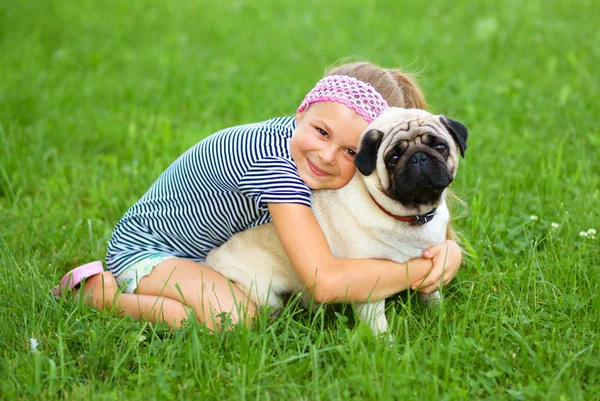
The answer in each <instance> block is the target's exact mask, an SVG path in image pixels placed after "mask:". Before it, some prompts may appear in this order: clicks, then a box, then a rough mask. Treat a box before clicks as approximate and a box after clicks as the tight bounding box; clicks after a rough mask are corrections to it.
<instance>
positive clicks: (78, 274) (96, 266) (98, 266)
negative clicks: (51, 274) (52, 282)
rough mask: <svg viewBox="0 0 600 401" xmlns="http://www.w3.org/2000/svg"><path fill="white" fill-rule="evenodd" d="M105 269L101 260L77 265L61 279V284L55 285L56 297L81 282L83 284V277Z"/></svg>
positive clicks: (54, 292) (53, 291)
mask: <svg viewBox="0 0 600 401" xmlns="http://www.w3.org/2000/svg"><path fill="white" fill-rule="evenodd" d="M103 271H104V267H103V266H102V262H100V261H95V262H90V263H86V264H85V265H82V266H79V267H76V268H74V269H73V270H71V271H70V272H68V273H67V274H65V276H64V277H63V278H62V280H60V285H57V286H56V287H54V289H53V290H52V293H53V294H54V296H55V297H56V298H60V296H61V294H62V293H63V291H65V290H71V289H73V288H76V287H77V286H78V285H79V284H81V281H82V280H83V279H86V278H89V277H92V276H94V275H96V274H98V273H102V272H103Z"/></svg>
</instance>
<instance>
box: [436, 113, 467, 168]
mask: <svg viewBox="0 0 600 401" xmlns="http://www.w3.org/2000/svg"><path fill="white" fill-rule="evenodd" d="M440 121H441V122H442V124H444V127H446V129H447V130H448V132H450V135H452V138H454V141H455V142H456V144H457V145H458V149H459V150H460V155H461V156H462V157H463V158H464V157H465V150H467V138H468V136H469V131H468V130H467V127H465V126H464V125H462V124H461V123H459V122H458V121H455V120H451V119H449V118H447V117H446V116H441V117H440Z"/></svg>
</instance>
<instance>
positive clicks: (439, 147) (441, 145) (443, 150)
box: [434, 143, 448, 153]
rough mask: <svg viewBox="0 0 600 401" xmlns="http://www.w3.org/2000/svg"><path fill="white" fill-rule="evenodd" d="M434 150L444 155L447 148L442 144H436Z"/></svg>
mask: <svg viewBox="0 0 600 401" xmlns="http://www.w3.org/2000/svg"><path fill="white" fill-rule="evenodd" d="M434 149H435V150H437V151H438V152H439V153H444V152H445V151H446V149H448V147H447V146H446V145H444V144H443V143H438V144H437V145H435V147H434Z"/></svg>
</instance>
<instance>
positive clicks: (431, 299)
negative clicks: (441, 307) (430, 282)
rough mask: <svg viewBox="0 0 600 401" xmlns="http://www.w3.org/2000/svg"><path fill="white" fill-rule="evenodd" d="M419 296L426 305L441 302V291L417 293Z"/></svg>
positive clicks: (420, 300)
mask: <svg viewBox="0 0 600 401" xmlns="http://www.w3.org/2000/svg"><path fill="white" fill-rule="evenodd" d="M417 298H419V302H420V303H421V304H422V305H425V306H435V305H438V304H439V303H440V291H439V290H438V291H435V292H432V293H431V294H423V293H422V292H419V293H418V294H417Z"/></svg>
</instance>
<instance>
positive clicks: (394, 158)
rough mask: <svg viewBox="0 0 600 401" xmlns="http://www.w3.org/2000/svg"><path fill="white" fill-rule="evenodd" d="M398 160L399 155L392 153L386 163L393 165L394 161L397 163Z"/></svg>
mask: <svg viewBox="0 0 600 401" xmlns="http://www.w3.org/2000/svg"><path fill="white" fill-rule="evenodd" d="M398 160H400V156H398V155H397V154H395V153H394V154H393V155H391V156H390V157H389V158H388V165H389V166H390V167H394V166H395V165H396V163H398Z"/></svg>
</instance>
